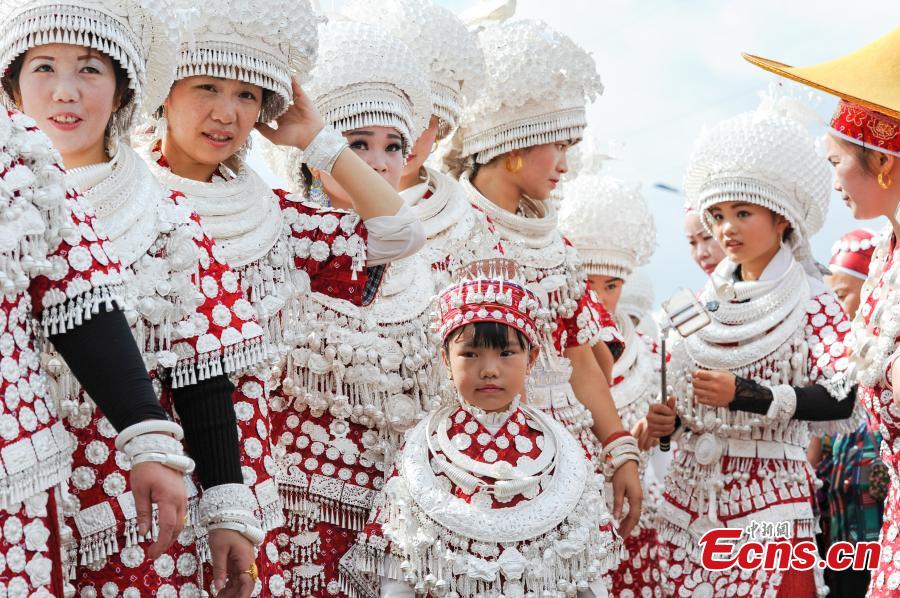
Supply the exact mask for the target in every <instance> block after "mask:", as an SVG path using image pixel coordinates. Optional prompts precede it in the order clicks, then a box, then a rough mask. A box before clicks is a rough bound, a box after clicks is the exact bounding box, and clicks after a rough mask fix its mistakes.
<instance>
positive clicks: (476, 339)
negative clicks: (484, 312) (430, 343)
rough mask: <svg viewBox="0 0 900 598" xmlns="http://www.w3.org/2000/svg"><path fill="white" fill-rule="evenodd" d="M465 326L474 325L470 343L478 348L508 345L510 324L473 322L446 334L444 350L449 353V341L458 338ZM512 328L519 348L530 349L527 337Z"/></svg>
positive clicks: (502, 348)
mask: <svg viewBox="0 0 900 598" xmlns="http://www.w3.org/2000/svg"><path fill="white" fill-rule="evenodd" d="M467 326H473V327H474V334H473V335H472V344H473V345H474V346H476V347H479V348H488V349H497V350H500V351H502V350H504V349H506V348H508V347H509V336H508V334H509V333H508V332H507V331H508V330H509V329H510V328H512V326H507V325H506V324H501V323H500V322H475V323H474V324H466V325H465V326H460V327H459V328H457V329H456V330H454V331H453V332H451V333H450V334H448V335H447V338H445V339H444V351H446V352H447V353H448V354H449V353H450V343H451V342H452V341H454V340H456V339H457V338H459V335H461V334H462V333H463V330H465V329H466V327H467ZM512 330H513V331H514V332H515V333H516V340H517V341H518V343H519V348H521V349H523V350H525V351H530V350H531V343H530V342H529V341H528V337H526V336H525V334H524V333H523V332H522V331H521V330H519V329H518V328H512Z"/></svg>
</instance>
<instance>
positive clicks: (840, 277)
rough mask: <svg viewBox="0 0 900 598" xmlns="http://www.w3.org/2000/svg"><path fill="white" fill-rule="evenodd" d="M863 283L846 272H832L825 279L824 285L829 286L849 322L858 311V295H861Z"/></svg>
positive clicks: (860, 279)
mask: <svg viewBox="0 0 900 598" xmlns="http://www.w3.org/2000/svg"><path fill="white" fill-rule="evenodd" d="M863 282H865V281H864V280H863V279H862V278H859V277H857V276H852V275H850V274H847V273H846V272H834V273H833V274H830V275H828V276H826V277H825V284H827V285H828V286H830V287H831V288H832V290H833V291H834V294H835V295H837V298H838V301H840V303H841V307H843V308H844V312H846V314H847V317H848V318H850V319H851V320H852V319H853V318H854V317H856V310H858V309H859V300H860V295H861V294H862V287H863Z"/></svg>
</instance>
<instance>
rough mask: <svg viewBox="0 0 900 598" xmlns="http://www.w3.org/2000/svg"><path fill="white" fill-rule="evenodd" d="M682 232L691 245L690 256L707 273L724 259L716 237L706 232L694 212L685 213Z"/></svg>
mask: <svg viewBox="0 0 900 598" xmlns="http://www.w3.org/2000/svg"><path fill="white" fill-rule="evenodd" d="M684 234H685V236H686V237H687V240H688V244H689V245H690V246H691V258H693V260H694V262H696V264H697V265H698V266H700V269H701V270H703V271H704V272H706V274H707V275H709V274H712V273H713V271H714V270H715V269H716V266H718V265H719V262H721V261H722V260H723V259H725V252H724V251H722V247H721V245H719V242H718V241H716V238H715V237H713V236H712V235H711V234H709V233H708V232H706V228H704V227H703V223H702V222H700V217H699V216H698V215H697V213H696V212H688V213H687V214H686V215H685V217H684Z"/></svg>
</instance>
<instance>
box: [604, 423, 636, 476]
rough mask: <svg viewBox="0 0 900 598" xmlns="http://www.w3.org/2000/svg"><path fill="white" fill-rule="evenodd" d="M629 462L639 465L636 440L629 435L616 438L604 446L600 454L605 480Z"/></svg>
mask: <svg viewBox="0 0 900 598" xmlns="http://www.w3.org/2000/svg"><path fill="white" fill-rule="evenodd" d="M629 461H634V462H635V463H640V461H641V452H640V449H638V444H637V439H636V438H635V437H634V436H632V435H630V434H628V435H626V436H620V437H619V438H616V439H615V440H613V441H612V442H611V443H609V444H607V445H606V446H604V447H603V451H601V453H600V464H601V466H602V468H603V475H604V477H606V479H610V478H612V476H613V475H614V474H615V473H616V471H618V469H619V468H620V467H622V466H623V465H624V464H625V463H627V462H629Z"/></svg>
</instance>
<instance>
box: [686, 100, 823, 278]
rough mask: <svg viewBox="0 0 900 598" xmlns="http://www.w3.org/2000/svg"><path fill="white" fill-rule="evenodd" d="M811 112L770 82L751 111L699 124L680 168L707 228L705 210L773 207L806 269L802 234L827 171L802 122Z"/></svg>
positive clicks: (810, 228)
mask: <svg viewBox="0 0 900 598" xmlns="http://www.w3.org/2000/svg"><path fill="white" fill-rule="evenodd" d="M813 118H815V114H814V113H813V112H812V111H811V109H810V108H809V107H808V106H806V105H805V104H803V103H802V102H801V101H800V100H799V99H798V98H795V97H792V96H790V95H787V94H785V93H783V92H780V91H779V90H777V89H774V88H773V89H772V90H770V92H769V93H768V94H766V95H764V96H763V100H762V102H761V104H760V106H759V107H758V108H757V109H756V110H755V111H753V112H747V113H744V114H740V115H738V116H735V117H733V118H730V119H728V120H725V121H722V122H720V123H718V124H717V125H715V126H713V127H711V128H708V129H706V130H704V131H703V132H702V133H701V135H700V139H699V140H698V141H697V144H696V147H695V149H694V153H693V155H692V156H691V160H690V164H689V166H688V170H687V174H686V175H685V183H684V188H685V196H686V198H687V203H688V205H690V207H691V208H693V209H694V210H696V211H697V212H698V213H699V214H700V218H701V220H702V221H703V224H704V226H705V227H706V228H707V229H709V230H712V222H711V219H710V216H709V213H708V212H707V210H708V209H709V208H710V207H711V206H713V205H715V204H716V203H720V202H725V201H745V202H748V203H753V204H757V205H761V206H763V207H765V208H768V209H769V210H772V211H773V212H775V213H776V214H781V215H782V216H784V217H785V218H787V220H788V221H789V222H790V224H791V227H792V228H793V236H792V239H791V243H792V248H793V249H794V254H795V256H796V258H797V260H798V261H800V262H801V263H803V264H804V267H805V269H806V270H807V272H808V273H810V274H812V275H814V274H815V270H816V269H815V268H814V267H813V264H812V262H811V255H810V253H809V239H810V237H811V236H812V235H813V234H815V233H816V232H818V231H819V229H821V228H822V225H823V224H824V223H825V217H826V215H827V213H828V201H829V196H830V183H831V175H830V173H829V171H828V165H827V163H826V162H825V160H823V159H822V157H821V156H819V155H818V153H817V152H816V146H815V142H814V140H813V137H812V135H811V134H810V132H809V129H808V128H807V124H808V123H809V122H810V121H811V119H813Z"/></svg>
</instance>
